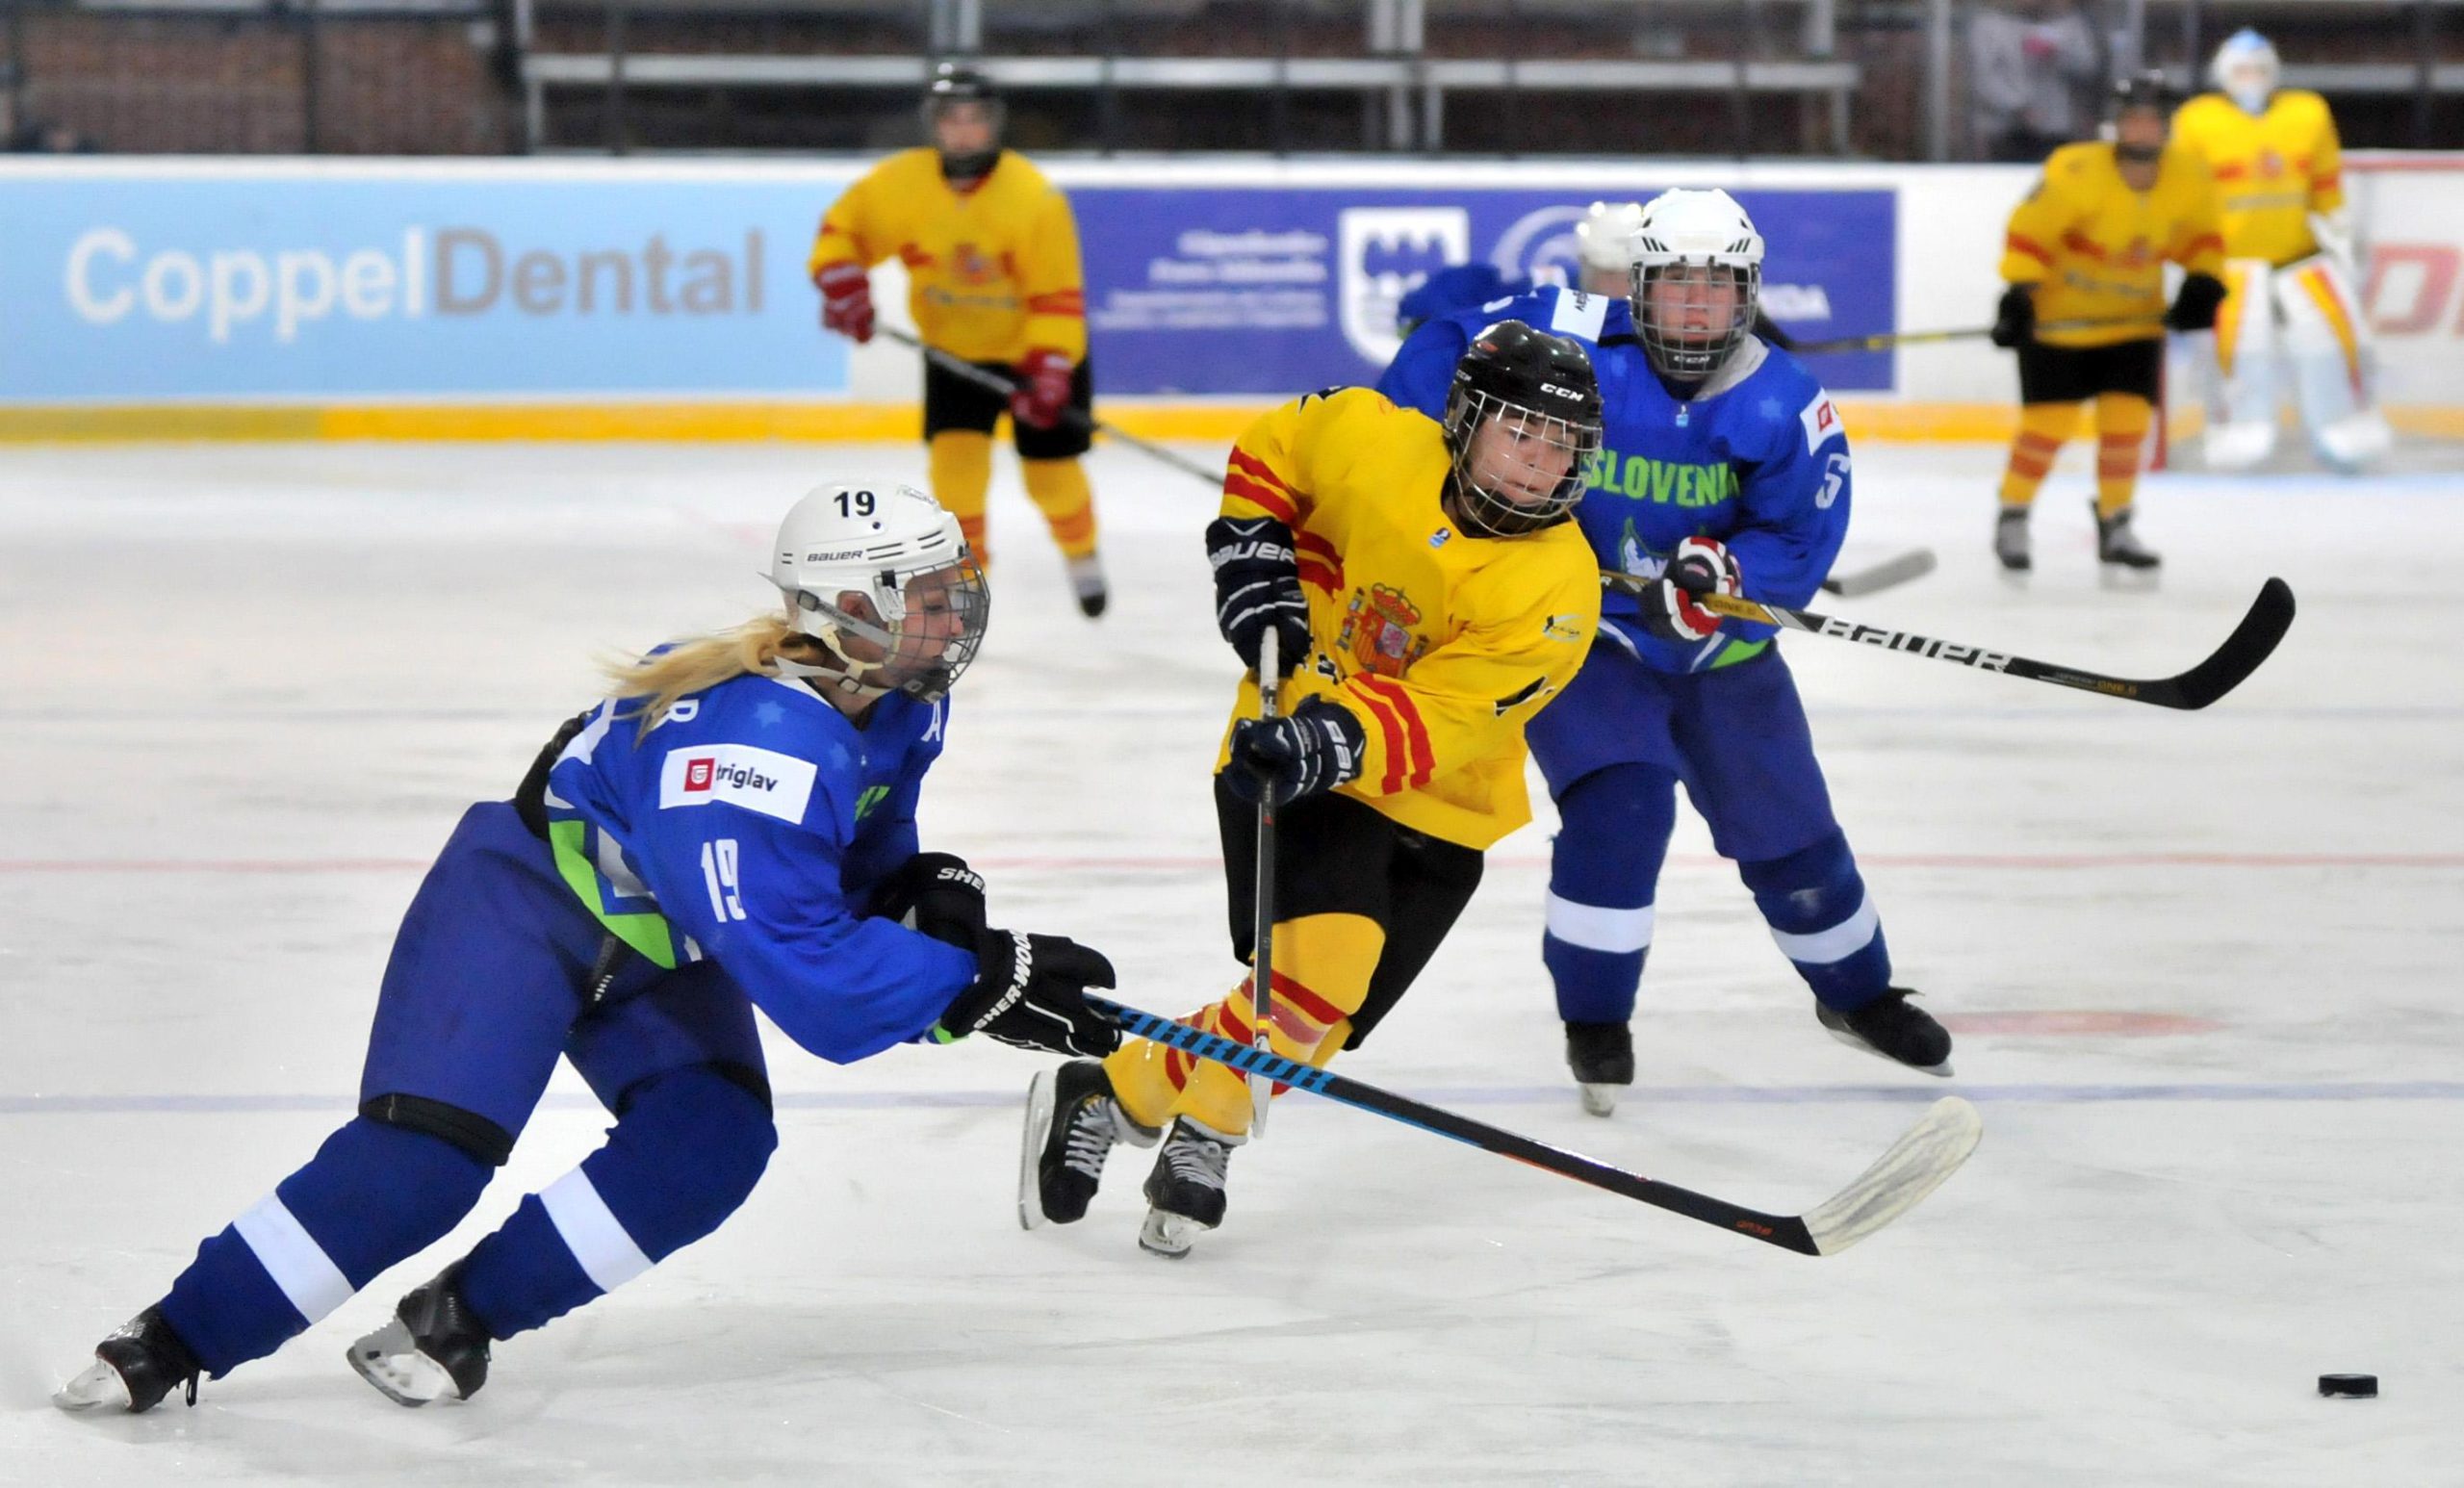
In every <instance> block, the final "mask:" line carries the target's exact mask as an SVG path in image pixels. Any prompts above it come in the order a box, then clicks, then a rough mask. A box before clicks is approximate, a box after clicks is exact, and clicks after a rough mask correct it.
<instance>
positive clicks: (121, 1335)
mask: <svg viewBox="0 0 2464 1488" xmlns="http://www.w3.org/2000/svg"><path fill="white" fill-rule="evenodd" d="M201 1372H202V1366H200V1365H199V1364H198V1363H197V1358H196V1355H195V1354H193V1353H192V1352H190V1351H189V1346H188V1345H187V1344H185V1343H183V1342H181V1340H180V1335H178V1334H177V1333H174V1332H172V1331H171V1325H170V1324H169V1323H168V1322H166V1321H163V1314H162V1311H161V1309H159V1308H153V1307H148V1308H147V1309H145V1310H144V1311H143V1312H141V1313H139V1314H138V1315H137V1316H136V1317H134V1318H131V1319H130V1320H128V1321H127V1322H126V1323H124V1324H122V1325H121V1327H120V1329H119V1331H118V1332H116V1333H114V1334H112V1336H111V1337H109V1338H106V1339H104V1340H103V1341H102V1342H101V1343H99V1344H97V1345H95V1346H94V1362H93V1363H91V1364H90V1365H88V1366H87V1367H86V1370H85V1373H81V1374H79V1375H78V1376H77V1377H76V1378H74V1379H72V1380H70V1381H69V1382H68V1383H66V1384H64V1385H63V1386H61V1387H60V1389H59V1390H58V1391H57V1392H56V1393H54V1394H53V1396H52V1398H51V1403H52V1404H54V1405H57V1406H59V1407H60V1408H61V1409H62V1410H93V1409H96V1408H97V1407H108V1408H111V1409H116V1410H124V1411H126V1412H128V1413H129V1414H130V1415H132V1416H133V1415H136V1414H137V1413H138V1412H140V1411H149V1410H152V1409H153V1408H154V1407H155V1406H157V1405H159V1404H161V1403H162V1401H163V1397H165V1396H167V1395H168V1394H170V1393H171V1392H172V1390H174V1389H176V1388H178V1387H180V1386H182V1385H185V1386H187V1387H188V1402H189V1403H190V1404H191V1405H194V1404H195V1403H196V1378H197V1375H198V1374H199V1373H201Z"/></svg>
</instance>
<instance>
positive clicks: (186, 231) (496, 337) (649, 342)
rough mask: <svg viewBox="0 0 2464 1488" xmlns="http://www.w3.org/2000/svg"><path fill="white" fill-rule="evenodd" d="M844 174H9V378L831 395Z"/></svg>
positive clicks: (1, 295)
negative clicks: (824, 252) (831, 235)
mask: <svg viewBox="0 0 2464 1488" xmlns="http://www.w3.org/2000/svg"><path fill="white" fill-rule="evenodd" d="M836 190H837V187H836V185H835V183H828V184H824V185H822V186H821V187H820V188H819V189H818V190H816V186H815V184H814V183H812V182H803V183H798V182H792V181H726V180H719V181H686V180H672V179H670V180H625V179H618V178H599V179H544V180H542V179H519V178H514V177H509V176H508V177H507V178H504V179H474V178H469V177H449V176H437V177H429V176H398V175H396V176H389V175H373V174H372V175H371V176H366V177H353V176H339V177H331V178H327V177H300V176H294V177H270V178H256V179H250V178H230V177H213V176H192V175H181V174H171V173H166V174H165V175H162V176H159V177H156V176H146V175H141V174H135V173H128V174H112V175H98V176H77V177H67V176H64V177H61V178H58V179H43V178H39V177H38V178H31V179H30V178H25V177H18V178H13V179H10V180H7V181H5V182H0V223H5V224H6V227H5V230H0V399H11V400H26V399H59V400H76V399H148V398H188V399H200V398H219V397H242V398H316V397H320V396H324V397H334V396H340V397H357V398H365V397H371V396H375V397H384V396H410V397H437V396H482V397H484V396H489V395H512V396H545V397H556V396H574V395H589V394H593V393H614V394H624V395H644V394H653V393H681V394H687V395H708V394H718V393H746V392H751V393H829V392H836V391H839V390H843V389H844V388H845V387H846V386H847V349H846V344H845V343H844V342H843V341H840V340H839V339H838V338H836V337H831V336H824V335H821V334H820V333H819V332H818V330H817V328H816V326H815V325H814V321H813V304H814V300H813V293H812V287H811V285H810V284H809V282H808V281H807V280H806V277H805V270H804V264H805V255H806V252H807V250H808V249H809V247H810V245H811V242H812V228H813V223H814V222H815V221H816V220H817V218H818V216H819V213H820V209H821V207H822V206H823V205H825V204H826V203H827V202H828V200H829V199H830V197H831V196H832V195H834V194H835V192H836Z"/></svg>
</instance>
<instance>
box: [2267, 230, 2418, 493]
mask: <svg viewBox="0 0 2464 1488" xmlns="http://www.w3.org/2000/svg"><path fill="white" fill-rule="evenodd" d="M2274 286H2275V296H2276V303H2277V306H2278V310H2279V313H2280V314H2281V315H2282V317H2283V320H2284V348H2285V356H2286V360H2287V362H2288V363H2289V364H2290V366H2291V368H2292V372H2293V387H2294V395H2295V402H2296V404H2297V406H2298V407H2299V409H2300V411H2301V422H2302V424H2303V426H2304V427H2306V428H2307V429H2309V431H2310V437H2311V440H2312V442H2313V443H2314V444H2315V445H2316V446H2317V447H2318V449H2319V453H2320V455H2321V457H2322V458H2323V459H2324V460H2326V462H2327V463H2328V464H2330V465H2333V466H2335V467H2337V468H2338V469H2340V470H2347V471H2349V470H2353V469H2356V468H2358V467H2360V466H2362V465H2365V464H2367V463H2369V462H2371V461H2373V460H2375V459H2378V458H2379V457H2380V456H2383V455H2384V454H2386V452H2387V449H2388V447H2389V445H2390V444H2391V443H2392V442H2393V439H2392V436H2391V435H2390V433H2389V431H2388V428H2387V423H2386V421H2385V420H2384V419H2383V418H2381V417H2380V416H2379V414H2378V411H2377V409H2376V408H2375V407H2374V406H2373V397H2372V390H2371V386H2370V363H2371V347H2370V333H2369V330H2368V328H2367V325H2366V322H2365V321H2364V319H2363V317H2362V315H2361V313H2360V310H2359V308H2358V307H2359V305H2360V301H2359V299H2357V298H2356V297H2355V296H2354V295H2353V293H2352V286H2351V284H2350V283H2349V281H2348V280H2347V278H2346V276H2345V273H2344V270H2343V269H2340V268H2338V267H2337V265H2336V262H2335V261H2334V260H2333V259H2330V258H2326V257H2323V256H2321V257H2316V258H2308V259H2304V260H2302V261H2301V262H2299V263H2297V264H2293V265H2289V266H2288V267H2286V268H2284V269H2278V270H2276V273H2275V280H2274Z"/></svg>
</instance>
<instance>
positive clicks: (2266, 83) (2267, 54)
mask: <svg viewBox="0 0 2464 1488" xmlns="http://www.w3.org/2000/svg"><path fill="white" fill-rule="evenodd" d="M2283 75H2284V64H2282V63H2280V62H2278V61H2277V60H2276V55H2275V45H2274V43H2272V42H2271V41H2270V40H2269V39H2268V38H2265V37H2263V36H2261V35H2259V34H2258V33H2257V32H2255V31H2252V30H2251V29H2250V28H2249V27H2247V26H2245V27H2243V28H2242V29H2241V30H2239V31H2237V32H2235V33H2233V34H2232V35H2231V36H2229V37H2226V38H2224V44H2223V45H2222V46H2220V47H2218V48H2217V49H2216V60H2215V61H2214V62H2212V63H2209V64H2208V65H2207V78H2208V81H2209V82H2211V83H2214V84H2215V85H2216V89H2217V91H2219V92H2220V93H2222V94H2223V95H2224V96H2225V97H2227V98H2230V99H2232V100H2233V102H2234V103H2235V104H2236V105H2237V106H2239V107H2240V108H2241V110H2242V112H2243V113H2245V114H2265V113H2266V112H2267V111H2268V99H2269V98H2270V97H2271V96H2272V95H2273V94H2274V92H2275V88H2276V82H2277V80H2278V79H2280V78H2281V77H2282V76H2283Z"/></svg>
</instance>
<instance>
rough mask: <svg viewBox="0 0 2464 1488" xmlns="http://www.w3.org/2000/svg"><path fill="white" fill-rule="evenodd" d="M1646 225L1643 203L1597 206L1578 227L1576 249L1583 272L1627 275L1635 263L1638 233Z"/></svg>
mask: <svg viewBox="0 0 2464 1488" xmlns="http://www.w3.org/2000/svg"><path fill="white" fill-rule="evenodd" d="M1642 225H1643V204H1642V203H1641V202H1639V201H1595V202H1593V203H1592V204H1591V206H1590V207H1589V208H1588V209H1586V210H1585V211H1584V212H1583V215H1582V220H1581V221H1579V222H1577V223H1576V224H1575V245H1576V249H1577V253H1578V256H1579V257H1580V258H1581V260H1582V267H1583V271H1584V272H1585V273H1589V272H1591V271H1593V270H1595V269H1597V270H1600V271H1603V272H1606V273H1616V274H1623V273H1625V272H1626V271H1627V269H1629V268H1630V266H1631V265H1632V264H1633V261H1634V248H1633V238H1634V230H1635V229H1636V228H1638V227H1640V226H1642Z"/></svg>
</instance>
